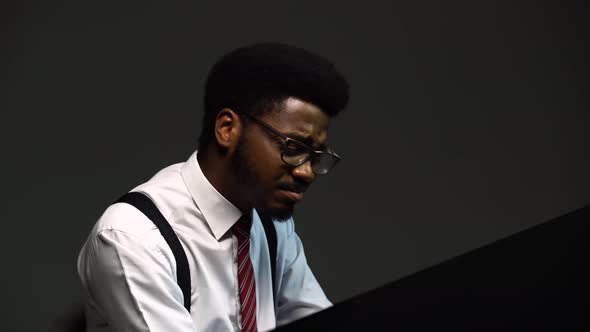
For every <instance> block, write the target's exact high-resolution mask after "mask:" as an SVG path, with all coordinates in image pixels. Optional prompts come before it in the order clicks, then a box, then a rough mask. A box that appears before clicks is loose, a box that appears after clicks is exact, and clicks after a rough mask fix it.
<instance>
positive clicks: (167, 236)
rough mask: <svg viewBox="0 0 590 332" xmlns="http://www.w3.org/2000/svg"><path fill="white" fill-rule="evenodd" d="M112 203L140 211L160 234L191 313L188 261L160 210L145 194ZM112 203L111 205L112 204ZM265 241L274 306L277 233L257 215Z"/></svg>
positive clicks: (268, 222)
mask: <svg viewBox="0 0 590 332" xmlns="http://www.w3.org/2000/svg"><path fill="white" fill-rule="evenodd" d="M114 203H127V204H130V205H132V206H134V207H135V208H136V209H138V210H139V211H141V212H142V213H143V214H144V215H145V216H146V217H148V219H150V220H151V221H152V222H153V223H154V224H155V225H156V227H158V230H160V233H161V234H162V237H164V240H166V243H168V246H170V249H172V253H173V254H174V259H176V279H177V282H178V286H180V289H181V290H182V294H183V296H184V307H185V308H186V310H187V311H188V312H190V311H191V275H190V271H189V266H188V259H187V258H186V254H185V252H184V249H182V245H181V244H180V241H179V240H178V237H177V236H176V233H174V230H173V229H172V226H170V224H169V223H168V221H167V220H166V218H165V217H164V216H163V215H162V213H161V212H160V210H158V208H157V207H156V205H155V204H154V202H153V201H152V200H151V199H150V198H149V197H147V196H146V195H145V194H142V193H140V192H129V193H127V194H125V195H123V196H122V197H121V198H119V199H118V200H116V201H115V202H114ZM114 203H113V204H114ZM259 216H260V220H261V221H262V226H263V227H264V233H265V234H266V240H267V242H268V250H269V253H270V269H271V270H270V271H271V276H272V294H273V299H274V302H275V305H276V303H277V302H276V301H277V286H276V270H277V267H276V266H277V231H276V229H275V225H274V223H273V221H272V219H271V218H270V217H268V216H266V215H264V214H259Z"/></svg>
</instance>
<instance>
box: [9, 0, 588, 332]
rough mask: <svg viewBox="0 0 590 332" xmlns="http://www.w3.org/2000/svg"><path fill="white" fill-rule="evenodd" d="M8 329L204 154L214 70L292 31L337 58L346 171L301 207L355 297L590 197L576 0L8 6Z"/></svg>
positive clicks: (328, 265) (304, 233)
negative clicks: (224, 59)
mask: <svg viewBox="0 0 590 332" xmlns="http://www.w3.org/2000/svg"><path fill="white" fill-rule="evenodd" d="M2 6H4V8H3V9H2V10H1V12H2V16H3V17H2V32H1V33H2V44H3V46H2V58H3V61H2V64H3V65H2V67H1V68H2V72H1V84H2V85H1V86H0V87H1V91H2V92H1V94H2V98H1V104H0V107H1V109H2V117H3V120H2V124H3V127H4V129H3V131H2V133H3V135H2V136H3V139H2V146H3V151H2V155H3V158H2V168H3V172H2V173H3V179H4V180H3V181H2V182H3V187H2V221H3V226H4V227H3V230H4V232H3V241H2V262H3V264H2V265H3V268H2V277H1V278H2V287H3V289H5V291H4V292H3V293H4V294H3V304H4V306H5V308H4V309H3V315H2V316H3V318H4V319H3V330H6V331H36V330H45V328H46V326H47V324H48V322H49V321H50V320H51V319H52V318H53V317H55V316H56V315H57V313H58V312H59V311H60V310H62V309H63V308H64V307H65V306H67V305H68V304H69V303H70V302H72V301H73V300H75V299H76V297H77V296H78V292H79V286H78V284H77V283H78V281H77V276H76V272H75V271H76V270H75V261H76V256H77V253H78V250H79V248H80V246H81V244H82V243H83V241H84V239H85V237H86V234H87V233H88V231H89V230H90V228H91V226H92V225H93V223H94V222H95V220H96V219H97V218H98V217H99V216H100V214H101V212H102V211H103V210H104V209H105V207H106V206H107V205H108V204H109V203H110V202H111V201H112V200H114V199H115V198H117V197H118V196H119V195H120V194H122V193H124V192H126V191H127V190H129V189H131V188H132V187H134V186H135V185H137V184H139V183H141V182H142V181H145V180H147V179H148V178H149V177H150V176H151V175H153V174H154V173H155V172H156V171H157V170H159V169H160V168H162V167H164V166H166V165H168V164H171V163H174V162H179V161H184V160H185V159H186V158H187V157H188V156H189V155H190V153H191V152H192V151H193V150H194V149H195V148H196V142H197V137H198V133H199V130H200V119H201V98H202V86H203V81H204V78H205V75H206V72H207V70H208V68H209V66H210V65H211V64H212V63H213V62H214V61H215V60H216V59H217V57H218V56H220V55H221V54H223V53H225V52H227V51H228V50H230V49H233V48H235V47H236V46H239V45H243V44H246V43H250V42H255V41H265V40H276V41H283V42H288V43H293V44H297V45H300V46H303V47H307V48H310V49H312V50H315V51H317V52H319V53H322V54H324V55H325V56H327V57H329V58H331V59H332V60H333V61H334V62H335V63H336V64H337V65H338V66H340V67H341V68H342V70H343V71H344V72H345V74H346V75H347V76H348V78H349V79H350V82H351V86H352V100H351V104H350V107H349V108H348V110H347V111H346V112H345V113H343V114H342V115H341V116H340V117H338V118H336V119H335V120H334V121H333V126H332V131H331V139H330V141H331V145H332V146H333V147H334V148H335V149H336V150H337V151H338V152H339V153H340V154H341V155H342V156H343V158H344V161H343V162H342V163H341V164H340V165H339V166H338V168H337V169H336V170H335V171H334V173H333V174H331V175H330V176H328V177H326V178H322V179H321V180H319V181H318V182H317V184H316V185H315V188H313V190H311V191H310V194H309V195H308V196H307V200H306V202H304V203H303V204H302V205H301V207H300V208H299V210H298V211H297V215H296V220H297V228H298V231H299V234H300V236H301V237H302V238H303V240H304V243H305V248H306V252H307V255H308V259H309V262H310V264H311V266H312V268H313V269H314V271H315V273H316V276H317V278H318V279H319V280H320V282H321V284H322V285H323V286H324V288H325V290H326V292H327V293H328V295H329V297H330V298H331V299H332V300H333V301H335V302H338V301H341V300H343V299H346V298H348V297H351V296H353V295H356V294H359V293H361V292H364V291H366V290H368V289H371V288H374V287H376V286H378V285H381V284H383V283H385V282H387V281H390V280H394V279H397V278H400V277H402V276H405V275H408V274H410V273H413V272H415V271H418V270H420V269H422V268H424V267H427V266H430V265H432V264H435V263H437V262H440V261H442V260H445V259H447V258H450V257H453V256H455V255H458V254H460V253H463V252H466V251H469V250H471V249H474V248H476V247H479V246H481V245H483V244H486V243H489V242H492V241H494V240H496V239H499V238H501V237H504V236H506V235H509V234H512V233H514V232H516V231H519V230H522V229H525V228H526V227H529V226H531V225H534V224H537V223H540V222H543V221H545V220H548V219H550V218H552V217H556V216H558V215H561V214H563V213H565V212H568V211H570V210H573V209H575V208H578V207H582V206H585V205H587V204H589V203H590V187H589V184H590V175H589V173H588V169H590V158H589V157H588V151H589V148H590V134H589V133H588V131H587V130H586V128H587V127H588V124H589V120H590V119H589V117H590V116H589V114H588V96H587V90H586V89H585V88H586V87H585V83H586V81H587V74H588V62H587V58H588V53H585V51H584V46H585V45H584V44H585V42H586V41H585V39H587V38H586V34H585V33H584V31H583V29H584V28H585V26H584V23H583V21H584V20H585V19H586V17H587V11H586V10H585V8H583V7H584V6H583V5H582V1H580V2H579V3H574V2H563V1H559V2H558V1H555V2H553V3H541V2H533V1H529V2H523V1H510V2H508V3H507V4H501V3H486V4H484V3H480V2H474V1H441V2H435V1H410V0H407V1H402V0H399V1H380V2H371V1H363V2H362V3H361V4H359V3H358V2H348V3H345V2H343V1H339V2H335V1H334V2H324V1H317V2H314V1H309V2H302V1H292V2H279V1H268V2H266V3H257V4H255V5H254V4H251V3H247V2H243V3H240V4H230V3H225V2H219V3H216V4H207V5H202V4H200V3H199V2H197V1H194V2H189V1H183V2H178V3H175V4H171V3H170V2H151V1H117V2H105V1H93V2H89V1H52V2H48V1H38V2H37V3H31V2H18V4H7V3H3V5H2Z"/></svg>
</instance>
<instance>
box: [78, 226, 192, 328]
mask: <svg viewBox="0 0 590 332" xmlns="http://www.w3.org/2000/svg"><path fill="white" fill-rule="evenodd" d="M156 231H157V230H156ZM152 233H153V232H152ZM162 241H164V240H163V239H162ZM164 244H165V242H164ZM165 251H166V250H163V249H162V248H160V247H159V246H158V245H157V244H154V243H153V241H147V239H145V238H142V237H140V236H137V235H134V234H130V233H128V232H125V231H122V230H115V229H106V230H102V231H100V232H96V233H94V234H92V235H91V237H90V238H89V240H88V241H87V243H86V245H85V246H84V247H83V249H82V251H81V252H80V256H79V259H78V273H79V275H80V278H81V280H82V283H83V284H84V286H85V287H84V288H85V289H86V291H87V296H89V298H90V303H91V305H92V306H93V307H94V308H93V309H94V310H95V311H96V312H97V313H98V314H99V315H100V316H102V318H103V319H104V320H105V321H106V322H108V324H109V325H112V329H113V330H116V331H129V332H133V331H162V332H163V331H166V332H170V331H178V332H188V331H191V332H194V331H196V328H195V325H194V322H193V320H192V318H191V315H190V313H189V312H188V311H187V310H186V309H185V308H184V305H183V294H182V291H181V289H180V287H179V286H178V284H177V283H176V264H175V262H174V256H173V254H172V252H171V250H170V251H169V252H165Z"/></svg>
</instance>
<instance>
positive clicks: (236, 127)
mask: <svg viewBox="0 0 590 332" xmlns="http://www.w3.org/2000/svg"><path fill="white" fill-rule="evenodd" d="M241 134H242V123H241V121H240V117H239V116H238V114H237V113H236V112H234V111H233V110H232V109H230V108H224V109H222V110H221V111H219V112H218V113H217V116H216V117H215V140H216V141H217V144H218V145H219V146H220V147H222V148H225V149H228V150H233V147H235V146H236V145H237V143H238V141H239V139H240V135H241Z"/></svg>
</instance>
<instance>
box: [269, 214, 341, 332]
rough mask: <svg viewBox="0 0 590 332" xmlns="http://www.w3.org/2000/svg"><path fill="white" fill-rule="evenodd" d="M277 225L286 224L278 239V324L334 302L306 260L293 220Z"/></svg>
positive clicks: (301, 316) (311, 312) (283, 225)
mask: <svg viewBox="0 0 590 332" xmlns="http://www.w3.org/2000/svg"><path fill="white" fill-rule="evenodd" d="M275 225H277V224H276V223H275ZM278 226H279V227H281V228H283V231H284V233H285V238H284V239H280V240H279V243H280V247H279V253H280V258H281V260H282V264H279V266H281V265H282V275H281V282H280V288H279V291H278V309H277V325H284V324H287V323H289V322H292V321H294V320H297V319H300V318H303V317H305V316H308V315H311V314H313V313H315V312H318V311H320V310H323V309H325V308H328V307H330V306H331V305H332V303H331V302H330V301H329V300H328V298H327V297H326V295H325V294H324V291H323V290H322V288H321V287H320V285H319V283H318V282H317V280H316V278H315V277H314V275H313V273H312V271H311V269H310V268H309V266H308V264H307V260H306V258H305V253H304V250H303V244H302V242H301V239H300V238H299V236H298V235H297V234H296V233H295V230H294V223H293V220H292V219H290V220H289V221H287V222H284V223H283V224H282V225H278Z"/></svg>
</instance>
